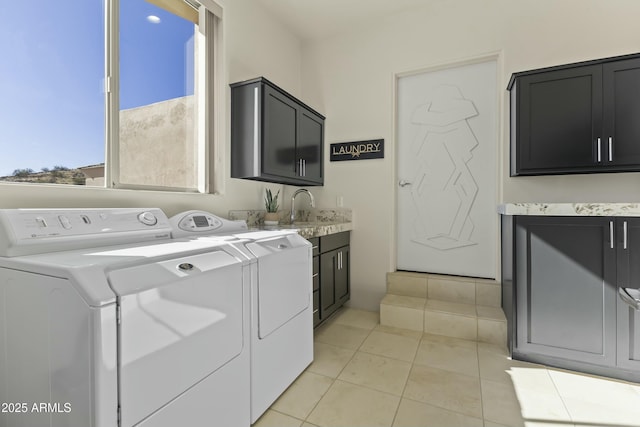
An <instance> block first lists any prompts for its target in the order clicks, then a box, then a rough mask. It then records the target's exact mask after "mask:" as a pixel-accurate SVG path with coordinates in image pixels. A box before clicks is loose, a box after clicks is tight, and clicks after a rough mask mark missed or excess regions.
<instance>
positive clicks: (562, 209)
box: [497, 203, 640, 217]
mask: <svg viewBox="0 0 640 427" xmlns="http://www.w3.org/2000/svg"><path fill="white" fill-rule="evenodd" d="M497 211H498V213H499V214H501V215H510V216H517V215H535V216H628V217H636V216H637V217H640V203H504V204H501V205H498V209H497Z"/></svg>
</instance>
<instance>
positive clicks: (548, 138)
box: [511, 65, 603, 174]
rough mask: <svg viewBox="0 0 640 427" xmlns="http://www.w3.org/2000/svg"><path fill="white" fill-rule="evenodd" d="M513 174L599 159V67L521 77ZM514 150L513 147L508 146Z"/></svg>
mask: <svg viewBox="0 0 640 427" xmlns="http://www.w3.org/2000/svg"><path fill="white" fill-rule="evenodd" d="M516 90H517V92H516V93H517V100H516V105H512V108H514V107H515V108H517V111H516V114H515V121H516V122H515V123H512V124H511V125H512V126H515V127H516V133H515V137H516V147H515V149H516V151H517V155H516V158H515V159H514V160H515V161H516V168H515V169H516V170H515V172H516V173H515V174H527V173H528V174H544V173H562V172H575V171H576V170H575V169H578V170H579V169H585V170H588V169H592V168H593V166H594V165H596V164H597V163H598V159H600V161H602V160H603V157H602V153H601V151H598V147H599V146H600V148H601V149H602V144H603V141H602V140H601V141H600V144H598V140H597V138H598V137H600V131H601V128H602V66H601V65H594V66H584V67H577V68H572V69H565V70H558V71H549V72H544V73H539V74H534V75H528V76H522V77H519V81H518V82H517V87H516ZM512 149H514V147H512Z"/></svg>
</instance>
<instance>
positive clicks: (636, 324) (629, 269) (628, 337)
mask: <svg viewBox="0 0 640 427" xmlns="http://www.w3.org/2000/svg"><path fill="white" fill-rule="evenodd" d="M617 222H618V227H617V236H618V239H617V247H618V275H617V282H618V283H617V284H618V288H631V289H640V262H639V260H640V219H638V218H619V219H618V221H617ZM617 355H618V367H620V368H624V369H633V370H636V371H639V372H640V311H638V310H636V309H635V308H633V307H631V306H630V305H628V304H627V303H625V302H624V301H623V300H622V298H620V297H619V296H618V352H617Z"/></svg>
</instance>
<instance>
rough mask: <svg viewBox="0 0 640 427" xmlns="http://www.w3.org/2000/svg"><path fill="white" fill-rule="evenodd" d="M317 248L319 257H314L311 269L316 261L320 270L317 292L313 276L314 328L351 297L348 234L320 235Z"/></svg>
mask: <svg viewBox="0 0 640 427" xmlns="http://www.w3.org/2000/svg"><path fill="white" fill-rule="evenodd" d="M311 242H312V244H314V242H315V241H314V240H311ZM318 247H319V251H318V255H317V256H316V257H314V268H315V265H316V262H315V260H316V258H317V260H318V262H317V265H318V271H319V276H318V287H319V289H318V290H317V291H315V286H316V281H315V277H314V322H313V325H314V327H316V326H318V325H320V324H321V323H322V322H324V321H325V320H327V319H328V318H329V317H330V316H331V315H332V314H333V313H334V312H335V311H336V310H338V309H339V308H340V307H342V306H343V305H344V303H346V302H347V301H348V300H349V297H350V262H349V261H350V260H349V253H350V250H349V232H348V231H347V232H342V233H337V234H331V235H328V236H322V237H320V238H319V239H318ZM314 254H315V251H314ZM316 298H317V303H318V305H317V308H316V305H315V299H316ZM315 310H318V311H317V312H316V311H315ZM316 316H317V317H316Z"/></svg>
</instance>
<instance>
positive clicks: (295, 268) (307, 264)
mask: <svg viewBox="0 0 640 427" xmlns="http://www.w3.org/2000/svg"><path fill="white" fill-rule="evenodd" d="M171 224H172V226H173V235H174V237H184V236H192V237H195V239H194V240H195V241H196V242H199V241H203V240H204V241H207V240H218V239H220V240H223V241H226V242H229V243H231V244H232V245H233V246H234V247H236V248H237V249H238V250H240V251H242V252H243V253H244V254H245V255H246V257H247V259H250V260H252V263H253V264H252V265H253V268H252V269H251V423H254V422H255V421H256V420H257V419H258V418H259V417H260V416H261V415H262V414H263V413H264V412H265V411H266V410H267V409H268V408H269V406H271V404H272V403H273V402H275V400H276V399H277V398H278V396H280V395H281V394H282V392H283V391H285V390H286V389H287V387H289V385H291V383H292V382H293V381H294V380H295V379H296V378H297V377H298V376H299V375H300V374H301V373H302V371H304V369H305V368H306V367H307V366H308V365H309V364H310V363H311V362H312V361H313V301H312V296H313V284H312V269H313V266H312V252H311V251H312V249H311V243H309V241H307V240H306V239H304V238H303V237H301V236H300V235H299V234H298V233H297V232H296V231H295V230H269V231H248V230H247V225H246V223H245V222H244V221H229V220H226V219H223V218H220V217H217V216H215V215H213V214H211V213H208V212H202V211H188V212H184V213H182V214H178V215H176V216H174V217H172V218H171Z"/></svg>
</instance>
